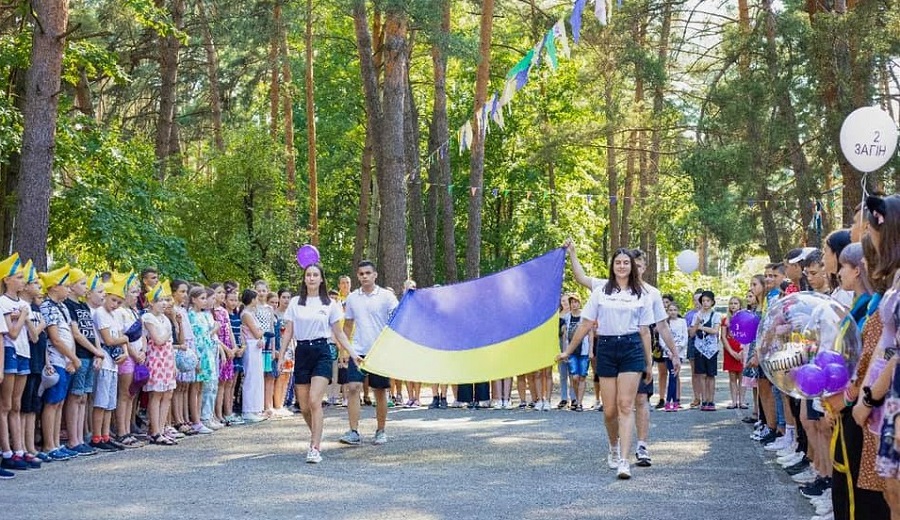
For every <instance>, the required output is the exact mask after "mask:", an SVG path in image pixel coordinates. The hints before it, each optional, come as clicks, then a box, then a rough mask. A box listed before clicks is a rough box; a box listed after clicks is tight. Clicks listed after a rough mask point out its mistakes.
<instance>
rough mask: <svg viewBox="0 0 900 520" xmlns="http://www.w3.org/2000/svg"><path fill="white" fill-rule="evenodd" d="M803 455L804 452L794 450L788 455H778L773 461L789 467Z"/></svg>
mask: <svg viewBox="0 0 900 520" xmlns="http://www.w3.org/2000/svg"><path fill="white" fill-rule="evenodd" d="M803 457H804V454H803V452H802V451H795V452H793V453H791V454H789V455H785V456H783V457H778V458H777V459H776V460H775V461H776V462H778V464H779V465H780V466H781V467H782V468H789V467H791V466H793V465H794V464H796V463H798V462H800V461H801V460H803Z"/></svg>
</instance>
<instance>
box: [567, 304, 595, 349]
mask: <svg viewBox="0 0 900 520" xmlns="http://www.w3.org/2000/svg"><path fill="white" fill-rule="evenodd" d="M562 319H563V321H564V322H565V327H566V334H565V335H564V336H563V338H564V339H565V347H568V346H569V342H570V341H571V340H572V337H573V336H574V335H575V331H576V330H577V329H578V325H579V324H581V316H580V315H579V316H576V317H575V319H574V323H573V319H572V313H569V312H567V313H565V314H563V316H562ZM589 336H590V334H585V335H584V338H582V339H581V349H580V350H579V351H578V352H577V354H578V355H579V356H587V355H588V354H590V353H591V338H590V337H589Z"/></svg>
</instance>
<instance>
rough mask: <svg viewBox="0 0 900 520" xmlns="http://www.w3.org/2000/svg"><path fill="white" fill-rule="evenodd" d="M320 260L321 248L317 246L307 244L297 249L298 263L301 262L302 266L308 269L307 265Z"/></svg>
mask: <svg viewBox="0 0 900 520" xmlns="http://www.w3.org/2000/svg"><path fill="white" fill-rule="evenodd" d="M318 262H319V250H318V249H316V246H314V245H311V244H306V245H303V246H300V249H298V250H297V263H298V264H300V267H302V268H304V269H306V268H307V267H309V266H311V265H313V264H316V263H318Z"/></svg>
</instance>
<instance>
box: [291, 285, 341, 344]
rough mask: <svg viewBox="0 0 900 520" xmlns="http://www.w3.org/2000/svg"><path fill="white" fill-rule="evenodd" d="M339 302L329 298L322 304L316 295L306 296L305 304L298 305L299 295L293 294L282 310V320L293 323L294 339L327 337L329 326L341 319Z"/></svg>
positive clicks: (328, 336) (306, 339)
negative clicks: (326, 302) (286, 306)
mask: <svg viewBox="0 0 900 520" xmlns="http://www.w3.org/2000/svg"><path fill="white" fill-rule="evenodd" d="M343 317H344V313H343V312H342V311H341V304H339V303H338V302H336V301H335V300H331V303H330V304H329V305H323V304H322V300H321V299H320V298H319V297H318V296H307V298H306V305H300V297H299V296H294V297H293V298H291V302H290V303H289V304H288V308H287V310H285V311H284V318H283V319H284V321H289V322H291V323H293V324H294V337H293V339H294V341H308V340H313V339H321V338H325V339H328V338H330V337H331V326H332V325H334V324H335V323H337V322H339V321H341V319H343Z"/></svg>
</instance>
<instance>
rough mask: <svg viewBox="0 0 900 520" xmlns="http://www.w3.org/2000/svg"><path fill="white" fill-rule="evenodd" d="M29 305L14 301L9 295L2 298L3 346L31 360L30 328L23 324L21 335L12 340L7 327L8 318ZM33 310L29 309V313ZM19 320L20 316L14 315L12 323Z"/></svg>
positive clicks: (0, 299)
mask: <svg viewBox="0 0 900 520" xmlns="http://www.w3.org/2000/svg"><path fill="white" fill-rule="evenodd" d="M27 305H28V304H27V303H25V302H24V301H22V300H18V299H16V300H13V299H12V298H10V297H9V296H7V295H5V294H4V295H2V296H0V314H3V318H4V319H3V320H2V321H3V331H2V332H3V345H4V346H6V347H13V348H14V349H16V356H18V357H23V358H28V359H31V347H30V346H29V345H28V326H27V325H25V324H23V325H22V328H21V329H20V330H19V335H18V336H16V339H12V338H11V337H10V336H9V334H8V332H9V329H8V327H7V325H6V317H7V316H9V315H11V314H13V313H14V312H16V311H19V312H22V306H27ZM30 311H31V309H29V312H30ZM17 319H18V314H13V317H12V319H11V321H16V320H17Z"/></svg>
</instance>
